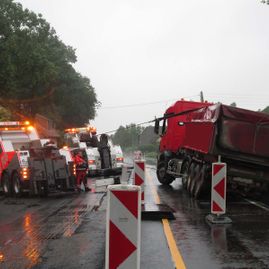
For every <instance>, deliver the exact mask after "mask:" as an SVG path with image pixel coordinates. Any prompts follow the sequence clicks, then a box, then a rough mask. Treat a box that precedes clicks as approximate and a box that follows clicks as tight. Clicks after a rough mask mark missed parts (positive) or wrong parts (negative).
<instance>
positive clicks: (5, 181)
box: [2, 173, 11, 196]
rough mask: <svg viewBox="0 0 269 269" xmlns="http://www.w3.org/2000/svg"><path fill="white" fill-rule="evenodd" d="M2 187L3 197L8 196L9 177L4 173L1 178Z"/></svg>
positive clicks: (9, 189) (9, 191) (9, 187)
mask: <svg viewBox="0 0 269 269" xmlns="http://www.w3.org/2000/svg"><path fill="white" fill-rule="evenodd" d="M2 186H3V190H4V194H5V196H10V195H11V184H10V180H9V176H8V174H7V173H4V174H3V176H2Z"/></svg>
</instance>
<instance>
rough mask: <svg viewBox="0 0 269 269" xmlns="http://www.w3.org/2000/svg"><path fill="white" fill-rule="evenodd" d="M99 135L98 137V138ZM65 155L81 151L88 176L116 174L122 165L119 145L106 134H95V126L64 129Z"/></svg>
mask: <svg viewBox="0 0 269 269" xmlns="http://www.w3.org/2000/svg"><path fill="white" fill-rule="evenodd" d="M98 137H99V138H98ZM64 138H65V144H66V146H65V150H61V153H62V154H63V155H64V156H66V155H69V154H70V152H71V154H72V153H73V152H75V151H78V150H80V151H82V154H83V156H84V158H85V160H86V162H87V163H88V176H90V177H100V176H118V175H120V174H121V170H122V166H123V161H124V159H123V154H122V150H121V148H120V146H118V145H116V146H114V145H113V143H112V141H111V140H110V139H109V138H108V136H107V135H105V134H101V135H98V136H97V135H96V128H95V127H92V126H87V127H81V128H70V129H66V130H65V136H64Z"/></svg>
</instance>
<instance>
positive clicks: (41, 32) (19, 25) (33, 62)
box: [0, 0, 98, 127]
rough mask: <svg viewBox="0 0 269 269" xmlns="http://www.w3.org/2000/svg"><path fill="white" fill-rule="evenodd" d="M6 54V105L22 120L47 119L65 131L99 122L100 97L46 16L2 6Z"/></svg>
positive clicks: (7, 3)
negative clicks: (79, 69)
mask: <svg viewBox="0 0 269 269" xmlns="http://www.w3.org/2000/svg"><path fill="white" fill-rule="evenodd" d="M0 52H1V53H0V94H1V98H0V105H2V106H4V107H5V108H8V109H10V110H12V112H15V113H16V114H18V115H20V116H26V117H33V116H34V115H35V114H36V113H42V114H43V115H45V116H49V117H52V118H53V119H54V120H56V123H57V125H58V126H59V127H68V126H71V125H74V124H76V125H79V124H83V123H85V122H88V120H89V119H93V118H94V116H95V113H96V105H97V104H98V101H97V97H96V93H95V91H94V88H93V87H92V86H91V84H90V80H89V79H88V78H86V77H83V76H81V75H80V74H79V73H77V72H76V71H75V69H74V68H73V66H72V64H73V63H75V62H76V55H75V50H74V49H73V48H72V47H70V46H67V45H65V44H64V43H63V42H62V41H61V40H60V39H59V37H58V36H57V35H56V32H55V30H54V29H53V28H52V27H51V26H50V24H49V23H48V22H46V20H45V19H44V18H43V17H42V15H41V14H38V15H36V14H35V13H33V12H31V11H29V10H28V9H23V8H22V5H21V4H18V3H14V2H13V0H1V2H0Z"/></svg>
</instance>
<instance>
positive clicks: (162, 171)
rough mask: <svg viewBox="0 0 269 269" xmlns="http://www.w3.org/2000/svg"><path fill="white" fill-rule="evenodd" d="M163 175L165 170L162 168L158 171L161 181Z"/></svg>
mask: <svg viewBox="0 0 269 269" xmlns="http://www.w3.org/2000/svg"><path fill="white" fill-rule="evenodd" d="M164 175H165V168H164V167H163V166H162V167H161V168H160V169H159V177H160V178H162V179H163V178H164Z"/></svg>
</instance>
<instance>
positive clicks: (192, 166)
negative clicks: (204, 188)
mask: <svg viewBox="0 0 269 269" xmlns="http://www.w3.org/2000/svg"><path fill="white" fill-rule="evenodd" d="M194 168H195V163H194V162H192V163H191V165H190V168H189V171H188V178H187V191H188V192H189V193H190V191H191V185H192V181H193V177H194Z"/></svg>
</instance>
